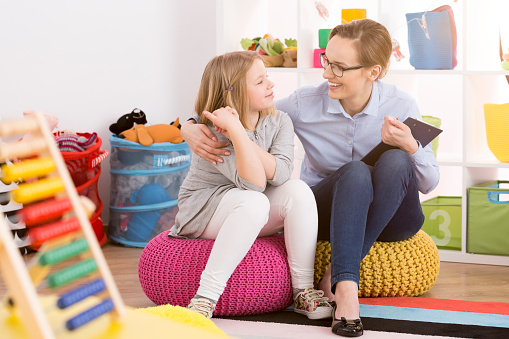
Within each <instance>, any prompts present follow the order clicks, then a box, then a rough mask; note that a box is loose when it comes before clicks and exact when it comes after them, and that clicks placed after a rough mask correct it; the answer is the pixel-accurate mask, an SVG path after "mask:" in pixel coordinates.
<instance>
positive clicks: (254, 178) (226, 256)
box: [170, 51, 332, 319]
mask: <svg viewBox="0 0 509 339" xmlns="http://www.w3.org/2000/svg"><path fill="white" fill-rule="evenodd" d="M273 87H274V84H273V83H272V82H271V81H270V80H269V79H268V78H267V71H266V69H265V67H264V65H263V61H262V59H261V57H260V56H259V55H258V54H257V53H255V52H251V51H242V52H233V53H227V54H224V55H221V56H218V57H215V58H214V59H212V60H211V61H210V62H209V63H208V65H207V66H206V68H205V71H204V73H203V77H202V81H201V86H200V89H199V92H198V98H197V100H196V105H195V109H196V112H198V114H199V119H200V122H201V123H203V124H206V125H208V126H209V129H210V130H211V131H212V132H213V133H214V135H215V137H216V138H217V140H221V141H226V142H227V143H228V146H227V147H226V149H227V150H228V151H229V152H230V153H231V155H230V156H229V157H228V158H226V159H225V160H224V162H218V163H215V164H212V163H210V162H208V161H206V160H203V159H201V158H200V157H199V156H197V155H196V154H193V155H192V161H191V167H190V170H189V174H188V175H187V177H186V179H185V180H184V182H183V183H182V186H181V188H180V192H179V198H178V204H179V212H178V214H177V216H176V218H175V226H174V227H173V228H172V231H171V232H170V236H185V237H189V238H201V239H215V242H214V246H213V248H212V251H211V253H210V257H209V260H208V262H207V265H206V267H205V270H204V271H203V273H202V275H201V279H200V287H199V288H198V291H197V292H196V295H195V296H194V298H193V299H191V302H190V303H189V306H188V308H189V309H191V310H193V311H195V312H199V313H201V314H203V315H205V316H206V317H208V318H210V317H211V316H212V314H213V312H214V308H215V305H216V303H217V301H218V299H219V297H220V296H221V294H222V293H223V291H224V289H225V287H226V283H227V281H228V279H229V278H230V276H231V274H232V273H233V271H234V270H235V268H236V267H237V265H238V264H239V263H240V262H241V260H242V259H243V258H244V256H245V255H246V254H247V252H248V251H249V249H250V248H251V246H252V245H253V243H254V241H255V239H256V238H257V237H263V236H269V235H272V234H275V233H277V232H278V231H280V230H284V237H285V243H286V248H287V252H288V262H289V266H290V272H291V276H292V286H293V299H294V310H295V312H298V313H301V314H304V315H306V316H307V317H308V318H310V319H322V318H329V317H331V314H332V308H331V306H330V305H329V303H328V302H327V298H325V297H324V296H323V291H318V290H315V289H313V273H314V272H313V271H314V258H315V249H316V235H317V227H318V217H317V210H316V203H315V200H314V197H313V192H312V191H311V189H310V188H309V187H308V186H307V185H306V184H305V183H304V182H303V181H301V180H298V179H294V180H289V179H290V174H291V172H292V164H293V152H294V146H293V125H292V122H291V120H290V118H289V117H288V115H287V114H286V113H283V112H281V111H276V110H275V108H274V95H273ZM211 112H212V113H211Z"/></svg>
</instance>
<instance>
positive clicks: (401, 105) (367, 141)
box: [276, 81, 440, 193]
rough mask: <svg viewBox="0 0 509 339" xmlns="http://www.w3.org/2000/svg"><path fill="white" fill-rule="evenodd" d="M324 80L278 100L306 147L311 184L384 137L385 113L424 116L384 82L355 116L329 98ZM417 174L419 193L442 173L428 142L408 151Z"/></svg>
mask: <svg viewBox="0 0 509 339" xmlns="http://www.w3.org/2000/svg"><path fill="white" fill-rule="evenodd" d="M328 92H329V88H328V83H327V81H325V82H323V83H320V84H318V85H313V86H305V87H301V88H299V89H297V90H296V91H295V92H293V93H292V94H291V95H290V96H288V97H286V98H284V99H281V100H278V101H277V102H276V107H277V109H279V110H281V111H283V112H286V113H288V115H289V116H290V118H291V119H292V121H293V125H294V129H295V133H296V134H297V136H298V137H299V139H300V141H301V143H302V145H303V147H304V151H305V153H306V154H305V156H304V161H303V162H302V167H301V179H302V180H304V181H305V182H306V183H307V184H308V185H310V186H314V185H316V184H317V183H318V182H320V181H321V180H322V179H324V178H325V177H327V176H328V175H329V174H331V173H333V172H334V171H336V170H337V169H338V168H340V167H341V166H343V165H344V164H346V163H348V162H350V161H353V160H360V159H362V158H363V157H364V156H365V155H366V154H367V153H368V152H369V151H371V149H372V148H373V147H375V146H376V145H377V144H378V143H380V141H381V140H382V137H381V132H380V131H381V129H382V124H383V123H384V116H386V115H391V116H393V117H395V118H398V119H399V120H400V121H405V119H406V118H408V117H412V118H415V119H418V120H422V118H421V114H420V113H419V108H418V107H417V103H416V101H415V99H413V98H412V97H411V96H410V95H409V94H407V93H405V92H403V91H402V90H400V89H399V88H398V87H396V86H394V85H392V84H387V83H384V82H382V81H376V82H374V83H373V90H372V92H371V97H370V99H369V102H368V104H367V105H366V107H365V108H364V110H363V111H362V112H360V113H358V114H356V115H354V116H353V117H351V116H350V115H349V114H348V113H346V112H345V110H344V109H343V106H342V105H341V103H340V102H339V100H335V99H331V98H330V97H329V96H328ZM410 157H411V159H412V161H413V163H414V166H415V170H416V174H417V182H418V186H419V191H421V192H422V193H429V192H430V191H431V190H433V189H434V188H435V187H436V186H437V184H438V180H439V177H440V174H439V168H438V164H437V161H436V159H435V156H434V154H433V150H432V149H431V145H427V146H426V147H424V148H422V147H421V146H420V145H419V149H418V150H417V151H416V152H415V153H414V154H412V155H410Z"/></svg>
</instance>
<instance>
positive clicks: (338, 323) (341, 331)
mask: <svg viewBox="0 0 509 339" xmlns="http://www.w3.org/2000/svg"><path fill="white" fill-rule="evenodd" d="M331 327H332V333H334V334H337V335H340V336H343V337H360V336H361V335H363V334H364V327H363V326H362V322H361V319H359V318H358V319H345V318H344V317H341V319H337V318H336V305H334V308H333V310H332V326H331Z"/></svg>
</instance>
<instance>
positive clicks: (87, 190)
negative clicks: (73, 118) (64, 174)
mask: <svg viewBox="0 0 509 339" xmlns="http://www.w3.org/2000/svg"><path fill="white" fill-rule="evenodd" d="M56 134H58V132H57V133H56ZM77 135H78V136H79V137H85V138H86V139H89V138H90V137H91V135H92V134H90V133H77ZM101 145H102V140H101V138H99V137H97V138H96V141H95V143H94V144H93V145H92V146H90V147H88V148H87V149H86V150H85V151H83V152H61V154H62V157H63V158H64V161H65V164H66V166H67V170H68V171H69V173H70V174H71V178H72V180H73V182H74V186H76V190H77V191H78V194H79V195H83V196H86V197H87V198H89V199H90V200H92V201H93V202H94V204H95V211H94V215H93V216H92V218H90V224H91V225H92V228H93V230H94V233H95V235H96V237H97V240H98V241H99V244H100V245H101V246H102V245H104V244H105V243H106V241H107V236H106V233H104V229H103V221H102V219H101V212H102V209H103V203H102V201H101V198H100V197H99V189H98V182H99V176H100V175H101V162H102V161H103V160H104V159H106V158H107V157H108V154H109V152H108V151H106V150H103V149H101Z"/></svg>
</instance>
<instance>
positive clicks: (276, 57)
mask: <svg viewBox="0 0 509 339" xmlns="http://www.w3.org/2000/svg"><path fill="white" fill-rule="evenodd" d="M240 44H241V45H242V48H243V49H244V50H250V51H255V52H258V53H259V54H260V55H261V56H262V59H263V63H264V64H265V67H281V66H282V67H297V40H295V39H285V44H286V47H285V45H284V44H283V43H282V42H281V41H280V40H279V39H274V37H273V36H272V35H270V34H265V35H264V36H263V38H260V37H256V38H254V39H248V38H244V39H242V40H241V41H240Z"/></svg>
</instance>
